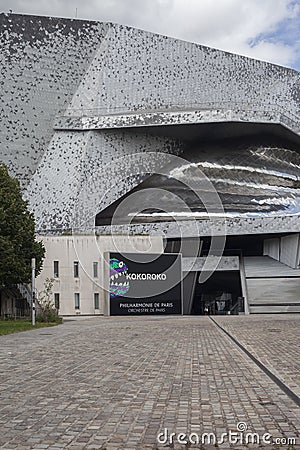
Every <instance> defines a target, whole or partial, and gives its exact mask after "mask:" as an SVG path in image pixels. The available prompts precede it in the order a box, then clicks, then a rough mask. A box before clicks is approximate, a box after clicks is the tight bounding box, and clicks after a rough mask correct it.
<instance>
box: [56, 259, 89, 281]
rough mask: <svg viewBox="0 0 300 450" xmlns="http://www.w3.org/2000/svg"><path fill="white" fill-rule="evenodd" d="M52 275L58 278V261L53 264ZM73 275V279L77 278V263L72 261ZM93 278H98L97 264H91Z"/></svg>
mask: <svg viewBox="0 0 300 450" xmlns="http://www.w3.org/2000/svg"><path fill="white" fill-rule="evenodd" d="M53 275H54V278H59V261H54V262H53ZM73 275H74V278H78V277H79V261H74V263H73ZM93 277H94V278H98V262H97V261H95V262H93Z"/></svg>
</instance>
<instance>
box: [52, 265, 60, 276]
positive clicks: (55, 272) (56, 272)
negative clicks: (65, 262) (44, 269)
mask: <svg viewBox="0 0 300 450" xmlns="http://www.w3.org/2000/svg"><path fill="white" fill-rule="evenodd" d="M53 274H54V278H58V277H59V263H58V261H54V264H53Z"/></svg>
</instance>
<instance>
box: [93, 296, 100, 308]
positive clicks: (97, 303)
mask: <svg viewBox="0 0 300 450" xmlns="http://www.w3.org/2000/svg"><path fill="white" fill-rule="evenodd" d="M94 304H95V309H99V294H98V293H96V294H94Z"/></svg>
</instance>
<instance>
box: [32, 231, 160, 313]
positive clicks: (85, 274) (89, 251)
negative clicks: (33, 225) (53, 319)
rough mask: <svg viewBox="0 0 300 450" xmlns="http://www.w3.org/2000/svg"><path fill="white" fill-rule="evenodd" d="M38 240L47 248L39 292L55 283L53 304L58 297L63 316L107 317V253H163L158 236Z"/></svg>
mask: <svg viewBox="0 0 300 450" xmlns="http://www.w3.org/2000/svg"><path fill="white" fill-rule="evenodd" d="M39 239H40V240H42V241H43V243H44V246H45V248H46V257H45V260H44V265H43V270H42V272H41V274H40V275H39V276H38V277H37V280H36V287H37V292H38V293H39V292H41V291H43V290H44V283H45V280H46V279H47V278H52V279H54V282H53V283H54V285H53V289H52V294H53V301H54V299H55V295H56V300H59V314H60V315H61V316H73V315H74V316H78V315H102V314H104V313H105V299H106V295H105V289H104V286H105V285H106V280H105V275H104V273H105V270H104V253H105V252H109V251H110V252H124V253H136V252H142V253H162V252H163V240H162V238H161V237H159V236H151V237H149V236H130V237H129V236H124V235H123V236H108V235H107V236H94V235H75V236H40V237H39ZM78 294H79V295H78ZM98 302H99V304H97V303H98ZM97 306H98V307H97Z"/></svg>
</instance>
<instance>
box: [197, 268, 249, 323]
mask: <svg viewBox="0 0 300 450" xmlns="http://www.w3.org/2000/svg"><path fill="white" fill-rule="evenodd" d="M199 275H200V272H198V273H197V279H196V286H195V291H194V298H193V305H192V311H191V313H192V314H196V315H198V314H200V315H226V314H239V313H240V312H243V311H244V301H243V297H242V287H241V280H240V273H239V272H238V271H224V272H223V271H222V272H221V271H216V272H214V273H213V274H212V276H211V277H210V278H209V279H208V280H207V281H205V282H204V283H201V284H200V283H199Z"/></svg>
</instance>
